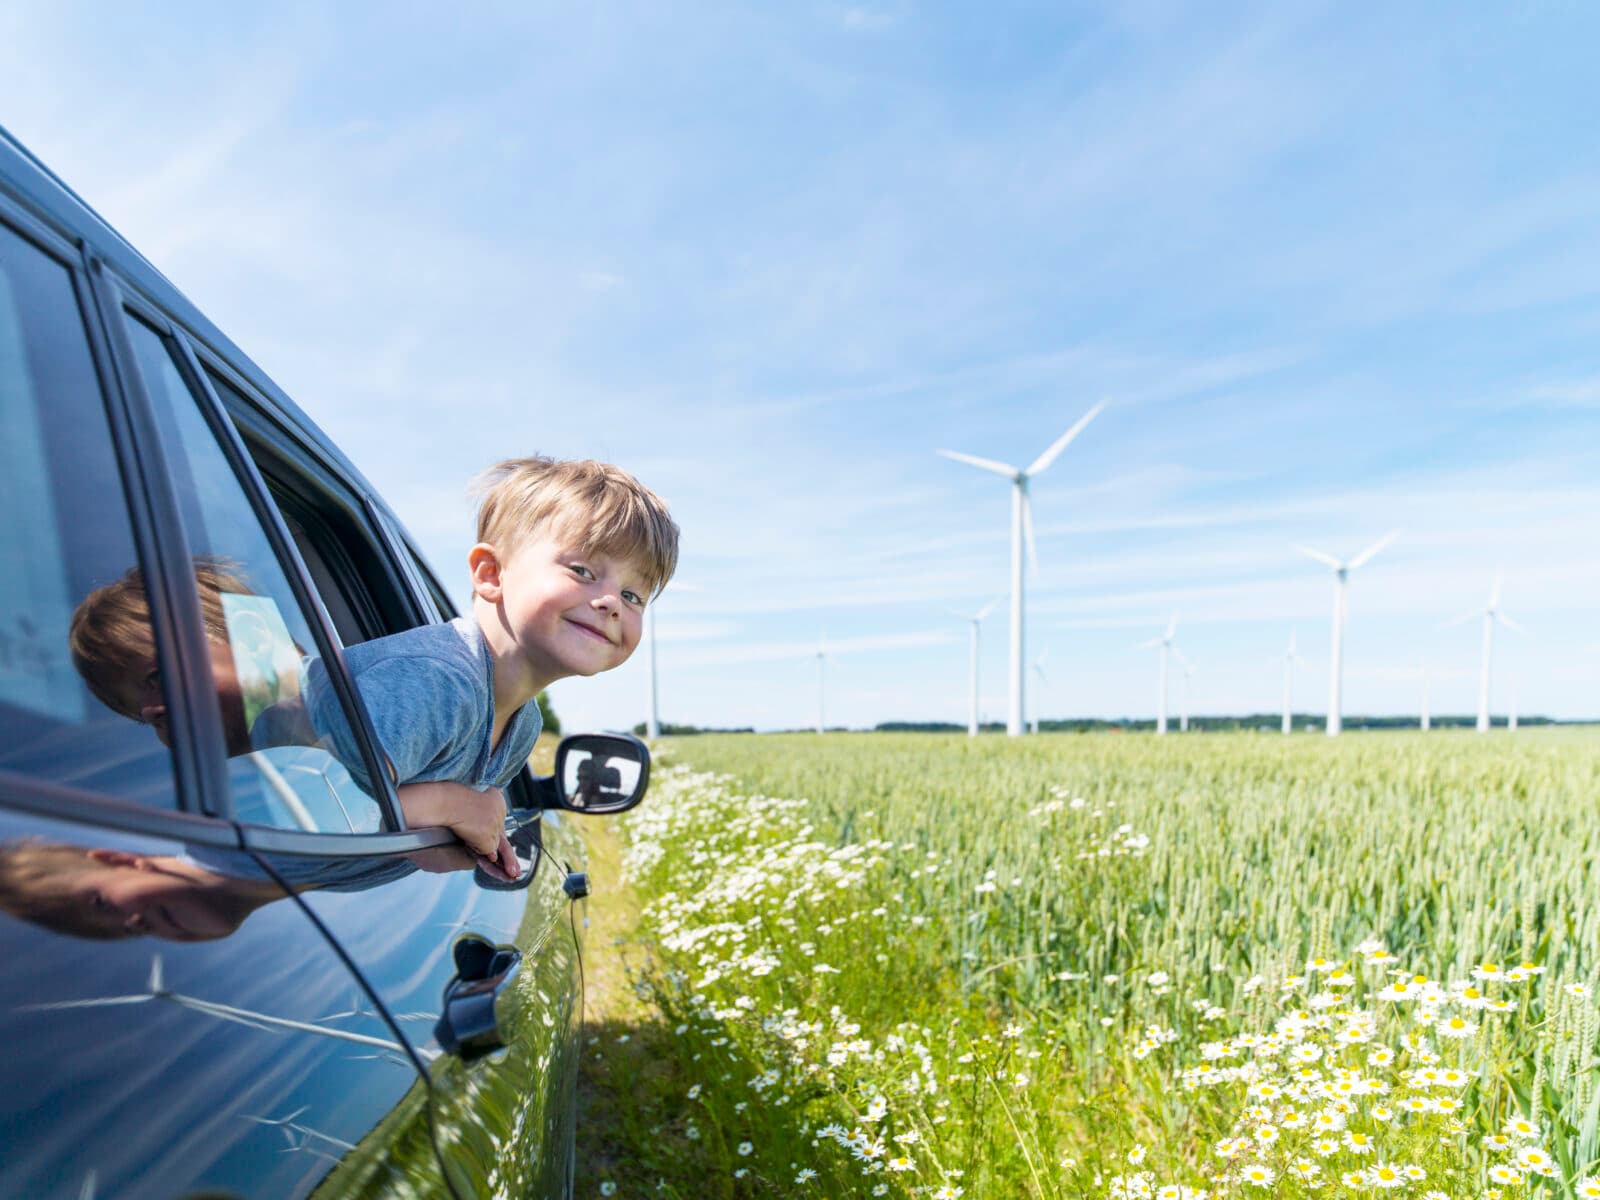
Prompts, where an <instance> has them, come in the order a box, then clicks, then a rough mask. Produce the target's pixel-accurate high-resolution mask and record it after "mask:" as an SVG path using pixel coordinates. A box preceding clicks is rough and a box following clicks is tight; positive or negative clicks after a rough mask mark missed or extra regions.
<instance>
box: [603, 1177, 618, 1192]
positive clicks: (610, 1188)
mask: <svg viewBox="0 0 1600 1200" xmlns="http://www.w3.org/2000/svg"><path fill="white" fill-rule="evenodd" d="M600 1194H601V1195H602V1196H615V1195H616V1194H617V1185H616V1184H614V1183H612V1182H611V1180H609V1179H606V1180H602V1181H601V1184H600Z"/></svg>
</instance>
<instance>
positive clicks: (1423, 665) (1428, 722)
mask: <svg viewBox="0 0 1600 1200" xmlns="http://www.w3.org/2000/svg"><path fill="white" fill-rule="evenodd" d="M1417 674H1418V676H1419V677H1420V678H1421V679H1422V719H1421V720H1420V721H1419V722H1418V725H1419V726H1421V728H1422V732H1423V733H1427V732H1428V730H1430V729H1432V728H1433V714H1432V712H1430V711H1429V704H1428V660H1427V659H1425V658H1423V659H1419V660H1417Z"/></svg>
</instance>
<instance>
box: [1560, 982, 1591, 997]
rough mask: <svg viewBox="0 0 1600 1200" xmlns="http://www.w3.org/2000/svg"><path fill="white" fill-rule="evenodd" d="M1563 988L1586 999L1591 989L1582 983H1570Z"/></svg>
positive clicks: (1570, 993) (1569, 993)
mask: <svg viewBox="0 0 1600 1200" xmlns="http://www.w3.org/2000/svg"><path fill="white" fill-rule="evenodd" d="M1563 990H1564V991H1565V992H1566V993H1567V995H1569V996H1576V997H1578V999H1580V1000H1585V999H1587V998H1588V996H1589V989H1588V988H1586V987H1584V986H1583V984H1581V983H1569V984H1567V986H1566V987H1565V988H1564V989H1563Z"/></svg>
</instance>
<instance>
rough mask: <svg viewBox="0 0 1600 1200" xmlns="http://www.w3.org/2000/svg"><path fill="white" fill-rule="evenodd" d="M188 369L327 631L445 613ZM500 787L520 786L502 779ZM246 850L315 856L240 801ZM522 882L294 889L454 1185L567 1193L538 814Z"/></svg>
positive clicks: (367, 530) (548, 870) (563, 1025)
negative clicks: (396, 1067)
mask: <svg viewBox="0 0 1600 1200" xmlns="http://www.w3.org/2000/svg"><path fill="white" fill-rule="evenodd" d="M194 358H195V362H196V364H197V365H198V368H199V370H198V376H199V378H201V379H203V388H204V390H205V391H206V392H207V393H208V395H209V397H214V398H215V402H216V404H217V405H218V407H219V409H220V410H221V411H223V412H226V413H228V414H230V416H231V417H232V418H233V420H234V421H235V427H236V428H237V429H238V430H239V431H240V436H239V438H238V443H237V449H238V451H239V452H240V454H241V455H243V456H244V457H245V458H247V459H248V469H249V471H250V472H253V476H254V482H253V486H255V487H256V488H257V489H258V490H259V492H260V494H261V495H262V496H263V497H265V499H266V500H267V502H268V503H270V504H271V505H272V506H273V507H274V508H275V510H276V517H277V522H278V523H279V524H280V525H281V528H282V532H283V534H284V536H285V537H286V538H287V540H288V541H289V542H290V543H292V545H293V550H294V553H295V554H296V555H297V557H298V558H299V559H300V560H301V563H302V564H303V567H304V575H305V578H306V579H307V580H309V581H310V582H311V586H312V587H313V588H314V590H315V592H316V594H317V598H318V600H319V602H320V605H321V607H322V608H323V609H324V610H325V611H326V612H327V613H328V614H329V615H330V623H331V625H332V632H333V635H334V637H335V638H336V640H338V641H339V642H340V643H341V644H351V643H353V642H356V641H359V640H364V639H366V638H369V637H372V636H377V635H381V634H384V633H389V632H397V631H399V630H400V629H403V628H406V627H409V626H410V625H413V624H417V623H420V622H422V621H425V620H438V619H442V618H443V617H444V616H445V615H446V614H445V611H444V610H443V609H442V608H441V604H442V601H441V600H440V599H439V598H438V597H436V596H432V595H429V594H426V593H424V594H421V595H419V594H418V592H417V590H416V588H415V586H414V583H413V582H412V581H414V580H417V579H420V578H422V577H423V576H424V575H425V572H424V570H423V568H421V566H420V564H418V563H416V562H414V561H406V560H404V559H401V558H399V557H397V555H396V545H395V543H394V542H393V541H391V540H390V538H389V536H388V535H387V534H386V532H385V530H384V529H383V528H382V525H381V523H380V522H382V521H387V520H388V519H389V518H387V516H386V515H385V516H380V513H379V510H378V506H377V504H376V502H375V500H374V499H373V498H372V497H370V496H364V495H361V494H360V493H359V492H358V491H357V490H356V488H357V484H356V482H355V481H354V480H352V479H350V478H348V477H346V476H345V474H344V473H343V472H342V471H340V470H339V469H338V467H337V464H334V463H331V462H329V461H327V460H326V459H324V458H323V457H321V456H320V455H319V454H317V453H316V452H315V448H314V447H310V446H307V445H306V444H305V443H304V442H303V441H300V440H298V439H297V437H296V435H295V431H294V430H293V429H292V428H289V427H287V426H286V425H285V424H284V423H282V422H279V421H275V420H274V419H273V418H272V415H271V413H270V412H269V411H268V401H267V399H266V398H265V397H264V396H261V395H259V394H258V393H255V392H253V391H252V390H250V385H249V384H248V382H247V381H245V380H244V379H242V378H240V377H239V376H237V375H235V374H233V373H232V372H230V371H229V370H228V369H227V367H226V365H225V364H224V363H222V362H220V361H217V360H214V359H212V358H210V356H209V355H207V354H205V352H204V351H203V350H201V351H199V352H197V353H195V356H194ZM511 795H512V797H513V800H514V801H515V798H516V797H519V796H525V792H524V791H523V790H522V789H521V788H519V787H516V786H514V787H513V788H512V789H511ZM239 815H240V818H241V822H242V830H243V836H244V838H245V841H246V844H247V845H250V846H252V847H253V848H255V849H256V850H258V851H259V852H261V853H264V854H272V855H276V856H278V857H279V858H280V859H281V858H283V857H284V856H290V857H294V856H300V857H304V856H305V855H308V854H314V853H316V852H317V847H316V846H315V845H314V843H315V842H316V840H317V839H314V838H309V837H307V836H306V835H305V834H304V833H303V832H302V831H300V830H298V829H296V828H294V827H293V824H292V821H291V820H290V816H291V814H288V813H285V812H283V811H281V810H279V811H274V810H272V809H270V808H266V807H259V808H258V809H257V810H255V812H254V813H253V815H252V814H247V813H245V812H243V811H241V812H240V814H239ZM514 824H515V828H516V836H515V837H514V839H513V840H514V844H515V845H516V846H517V848H518V850H519V854H520V855H521V865H522V873H521V877H520V878H519V879H518V880H517V882H516V883H515V885H513V886H509V887H508V886H499V885H497V884H496V883H495V881H493V880H489V879H487V878H486V877H484V876H482V875H479V874H477V873H476V872H473V871H445V872H435V871H430V870H417V871H413V872H408V873H403V874H399V875H397V876H396V877H395V878H393V879H389V880H387V881H386V882H384V883H383V885H382V886H381V887H379V888H376V889H372V890H367V891H363V892H361V893H360V894H352V893H348V892H343V891H339V890H336V889H332V888H319V889H315V890H306V891H303V892H301V893H300V895H299V896H298V900H299V902H300V903H301V904H302V905H303V906H304V907H305V908H306V910H307V911H308V912H310V913H311V914H312V915H313V916H314V918H315V919H316V921H317V922H318V923H319V924H320V925H321V926H322V927H323V928H325V929H326V930H328V932H329V934H330V936H331V937H332V938H333V939H334V940H335V941H336V942H337V943H338V945H339V947H340V949H341V951H342V952H343V953H344V954H345V955H346V956H347V957H348V958H349V960H350V961H351V962H352V964H354V966H355V967H356V969H357V970H358V971H359V972H360V973H361V975H362V976H363V978H364V979H365V980H366V981H367V983H368V985H369V986H370V988H371V989H372V992H373V994H374V995H375V996H376V997H377V998H378V999H379V1001H380V1002H381V1004H382V1005H383V1007H384V1009H385V1010H386V1011H388V1012H390V1013H392V1014H394V1016H395V1019H396V1022H397V1024H398V1026H399V1027H400V1029H401V1030H402V1031H403V1033H404V1035H405V1037H406V1040H407V1044H408V1046H409V1047H410V1048H411V1050H412V1051H413V1053H414V1054H415V1055H416V1056H417V1057H418V1059H419V1060H420V1061H421V1062H423V1063H424V1064H425V1065H426V1068H427V1072H428V1077H429V1082H430V1091H429V1094H430V1097H431V1100H432V1104H433V1124H434V1130H435V1136H436V1139H437V1145H438V1152H439V1155H440V1158H441V1161H442V1162H443V1164H444V1166H445V1169H446V1171H447V1173H448V1175H449V1177H450V1178H451V1180H452V1183H453V1184H454V1186H455V1189H456V1192H457V1194H458V1195H462V1196H471V1197H478V1196H490V1195H504V1196H515V1197H523V1196H547V1195H548V1196H556V1195H565V1194H567V1192H568V1190H569V1188H570V1169H571V1150H572V1143H573V1120H574V1105H575V1100H576V1095H575V1081H576V1055H577V1036H576V1032H577V1031H576V1022H577V1020H578V1017H579V1015H580V1011H581V1009H580V999H581V996H580V992H579V989H578V972H577V946H576V943H575V940H574V927H573V922H572V917H571V904H572V901H571V900H570V899H569V897H568V895H567V893H566V891H565V888H564V885H565V883H566V879H567V874H568V871H569V865H568V864H569V862H571V861H572V860H573V859H575V858H576V857H577V852H576V850H575V849H574V847H573V845H572V844H571V841H570V840H569V841H567V842H565V843H564V851H565V852H564V855H563V856H562V857H561V858H559V859H558V858H556V857H553V856H551V855H550V854H548V853H546V852H544V849H543V846H542V836H541V830H542V826H543V822H542V820H541V815H540V814H539V813H538V812H537V811H534V810H531V809H524V810H522V811H521V812H519V813H518V814H517V816H516V818H515V821H514Z"/></svg>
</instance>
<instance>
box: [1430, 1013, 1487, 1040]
mask: <svg viewBox="0 0 1600 1200" xmlns="http://www.w3.org/2000/svg"><path fill="white" fill-rule="evenodd" d="M1434 1028H1435V1029H1437V1030H1438V1031H1439V1036H1440V1037H1447V1038H1469V1037H1471V1036H1472V1035H1473V1034H1475V1033H1477V1032H1478V1027H1477V1026H1476V1025H1474V1024H1473V1023H1472V1022H1471V1021H1469V1020H1467V1019H1466V1018H1465V1017H1451V1018H1450V1019H1449V1020H1446V1021H1440V1022H1439V1023H1438V1024H1437V1025H1435V1026H1434Z"/></svg>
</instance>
